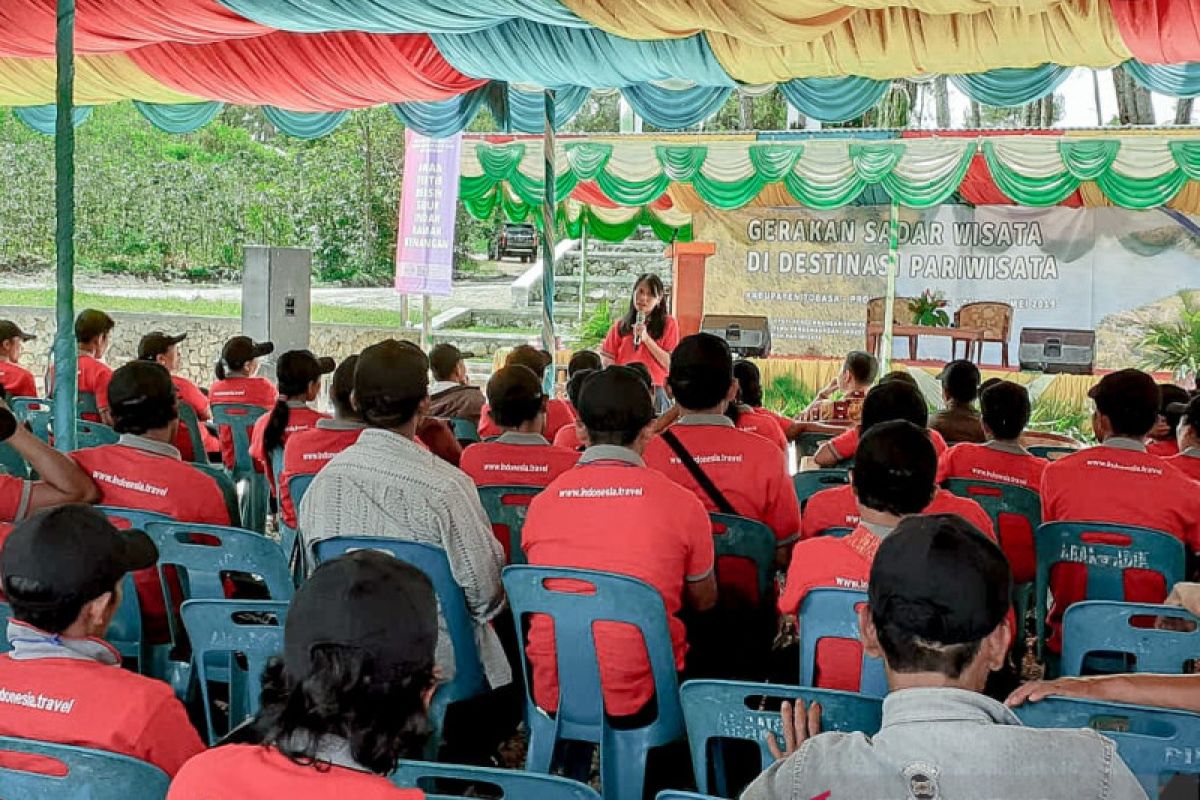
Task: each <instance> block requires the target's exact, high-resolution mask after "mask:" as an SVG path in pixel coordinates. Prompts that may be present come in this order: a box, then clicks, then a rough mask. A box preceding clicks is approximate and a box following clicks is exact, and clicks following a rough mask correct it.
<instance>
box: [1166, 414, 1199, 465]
mask: <svg viewBox="0 0 1200 800" xmlns="http://www.w3.org/2000/svg"><path fill="white" fill-rule="evenodd" d="M1167 410H1168V412H1169V413H1171V414H1174V415H1176V416H1178V417H1179V424H1178V425H1177V426H1176V428H1175V436H1176V439H1177V440H1178V442H1179V455H1176V456H1171V457H1170V458H1166V459H1163V460H1164V461H1166V462H1167V463H1168V464H1170V465H1171V466H1173V467H1175V468H1176V469H1178V470H1179V471H1180V472H1182V473H1183V474H1184V475H1187V476H1188V477H1189V478H1191V479H1192V480H1194V481H1200V397H1193V398H1192V399H1191V400H1190V401H1188V402H1186V403H1172V404H1171V405H1170V406H1169V407H1168V408H1167Z"/></svg>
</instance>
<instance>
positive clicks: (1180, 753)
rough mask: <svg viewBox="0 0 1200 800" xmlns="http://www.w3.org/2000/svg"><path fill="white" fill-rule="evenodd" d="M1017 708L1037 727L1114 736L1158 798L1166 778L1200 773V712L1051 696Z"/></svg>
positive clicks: (1133, 768) (1124, 758)
mask: <svg viewBox="0 0 1200 800" xmlns="http://www.w3.org/2000/svg"><path fill="white" fill-rule="evenodd" d="M1013 710H1014V711H1015V712H1016V714H1017V716H1018V717H1020V718H1021V721H1022V722H1023V723H1025V724H1026V725H1028V726H1030V727H1033V728H1092V729H1093V730H1096V731H1099V732H1100V733H1102V734H1103V735H1105V736H1107V737H1109V738H1110V739H1112V740H1113V741H1114V742H1115V743H1116V745H1117V755H1119V756H1120V757H1121V760H1122V761H1124V762H1125V763H1126V764H1127V765H1128V766H1129V769H1130V770H1131V771H1132V772H1133V774H1134V775H1136V776H1137V779H1138V781H1139V782H1140V783H1141V784H1142V788H1144V789H1145V790H1146V794H1147V795H1149V796H1150V797H1158V792H1159V786H1160V783H1161V782H1162V781H1163V780H1164V779H1166V778H1169V777H1171V776H1173V775H1177V774H1180V773H1185V774H1186V773H1191V774H1195V773H1200V759H1197V758H1195V757H1194V756H1193V753H1194V751H1195V748H1196V742H1200V714H1192V713H1189V712H1186V711H1175V710H1172V709H1167V708H1160V707H1155V708H1151V707H1149V706H1136V705H1127V704H1125V703H1102V702H1099V701H1095V700H1081V699H1078V698H1074V697H1048V698H1046V699H1045V700H1040V701H1038V702H1036V703H1025V704H1024V705H1021V706H1017V707H1016V708H1015V709H1013Z"/></svg>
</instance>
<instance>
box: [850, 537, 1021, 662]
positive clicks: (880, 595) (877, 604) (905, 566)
mask: <svg viewBox="0 0 1200 800" xmlns="http://www.w3.org/2000/svg"><path fill="white" fill-rule="evenodd" d="M1011 585H1012V573H1011V572H1010V570H1009V566H1008V559H1006V558H1005V557H1004V553H1003V552H1002V551H1001V550H1000V547H999V546H998V545H997V544H996V543H995V542H993V541H992V540H991V539H989V538H988V537H987V536H985V535H984V534H983V533H981V532H980V531H979V529H978V528H976V527H975V526H974V525H972V524H971V523H969V522H967V521H966V520H964V519H963V518H962V517H960V516H958V515H957V514H930V515H918V516H912V517H905V518H904V519H903V520H901V522H900V524H899V525H897V526H896V529H895V530H894V531H892V533H891V534H889V535H888V536H887V537H886V538H884V540H883V543H882V544H881V545H880V546H879V551H878V552H877V553H876V554H875V561H874V562H873V563H872V565H871V578H870V583H869V585H868V589H867V593H868V595H869V598H870V606H871V614H872V617H873V618H874V620H875V624H876V625H877V626H880V625H882V626H887V627H889V628H891V629H892V630H899V631H903V632H905V633H907V634H909V635H912V636H916V637H920V638H921V639H924V640H925V641H928V642H934V643H937V644H964V643H967V642H976V641H979V640H980V639H983V638H984V637H986V636H987V635H988V634H990V633H991V632H992V631H994V630H995V629H996V626H997V625H999V624H1000V622H1001V621H1002V620H1003V619H1004V615H1005V614H1007V613H1008V607H1009V592H1010V591H1011Z"/></svg>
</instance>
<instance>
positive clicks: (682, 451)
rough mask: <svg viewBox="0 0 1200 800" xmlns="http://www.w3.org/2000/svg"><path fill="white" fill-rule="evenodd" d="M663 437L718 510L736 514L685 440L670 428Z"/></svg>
mask: <svg viewBox="0 0 1200 800" xmlns="http://www.w3.org/2000/svg"><path fill="white" fill-rule="evenodd" d="M662 438H663V441H664V442H666V443H667V445H668V446H669V447H670V448H671V449H672V450H674V451H675V455H677V456H679V460H680V461H681V462H682V463H683V465H684V466H685V467H687V471H688V472H689V473H691V475H692V478H694V479H695V481H696V483H698V484H700V488H701V489H703V490H704V493H705V494H707V495H708V496H709V499H711V500H712V501H713V504H714V505H715V506H716V507H717V510H718V511H720V512H721V513H722V514H735V515H736V514H737V512H736V511H734V510H733V506H732V505H730V504H729V501H728V500H727V499H725V495H724V494H722V493H721V490H720V489H718V488H717V485H716V484H715V483H713V482H712V479H711V478H709V477H708V475H706V474H704V470H703V469H701V467H700V465H699V464H697V463H696V459H695V458H693V457H692V454H691V453H689V452H688V451H687V448H686V447H684V446H683V442H681V441H679V437H678V436H676V435H675V432H674V431H672V430H671V429H670V428H667V429H666V430H665V431H663V432H662Z"/></svg>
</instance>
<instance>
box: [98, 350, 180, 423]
mask: <svg viewBox="0 0 1200 800" xmlns="http://www.w3.org/2000/svg"><path fill="white" fill-rule="evenodd" d="M174 402H175V384H174V383H173V382H172V381H171V373H169V372H167V368H166V367H164V366H163V365H162V364H157V363H155V362H153V361H130V362H129V363H128V364H126V365H124V366H122V367H118V368H117V369H116V370H114V371H113V374H112V380H111V381H110V382H109V384H108V404H109V406H110V407H111V408H112V411H113V416H118V417H119V416H122V415H124V414H136V413H139V412H142V413H144V412H146V411H149V410H150V409H158V408H166V407H169V406H171V405H172V404H173V403H174Z"/></svg>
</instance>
